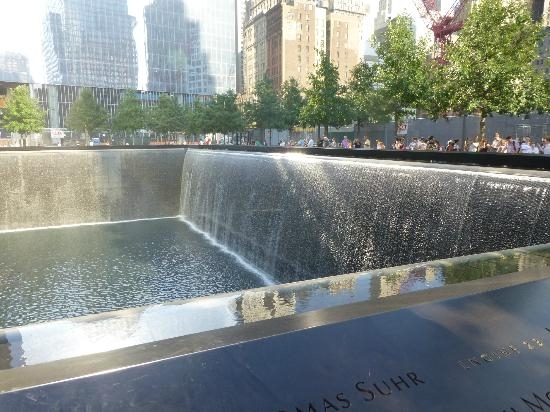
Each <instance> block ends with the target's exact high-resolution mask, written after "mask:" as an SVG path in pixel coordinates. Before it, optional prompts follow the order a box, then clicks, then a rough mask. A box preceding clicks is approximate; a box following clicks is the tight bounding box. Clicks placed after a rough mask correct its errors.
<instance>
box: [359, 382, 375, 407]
mask: <svg viewBox="0 0 550 412" xmlns="http://www.w3.org/2000/svg"><path fill="white" fill-rule="evenodd" d="M364 384H365V382H357V383H356V384H355V389H357V390H358V391H359V392H362V393H364V394H365V395H363V398H364V399H365V400H366V401H367V402H370V401H372V400H373V399H374V392H373V391H371V390H370V389H366V388H364V387H362V386H361V385H364Z"/></svg>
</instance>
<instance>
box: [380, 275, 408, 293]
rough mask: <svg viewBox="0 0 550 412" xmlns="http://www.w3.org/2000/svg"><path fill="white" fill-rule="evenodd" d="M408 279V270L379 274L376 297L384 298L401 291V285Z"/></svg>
mask: <svg viewBox="0 0 550 412" xmlns="http://www.w3.org/2000/svg"><path fill="white" fill-rule="evenodd" d="M407 280H409V272H408V271H400V272H395V273H392V274H391V275H382V276H380V293H379V294H378V297H380V298H385V297H387V296H394V295H398V294H399V293H400V292H401V286H402V285H403V283H405V282H406V281H407Z"/></svg>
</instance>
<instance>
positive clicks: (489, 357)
mask: <svg viewBox="0 0 550 412" xmlns="http://www.w3.org/2000/svg"><path fill="white" fill-rule="evenodd" d="M480 358H481V359H483V360H484V361H485V362H487V363H491V362H492V361H493V358H492V357H491V355H489V354H487V353H483V354H482V355H481V356H480Z"/></svg>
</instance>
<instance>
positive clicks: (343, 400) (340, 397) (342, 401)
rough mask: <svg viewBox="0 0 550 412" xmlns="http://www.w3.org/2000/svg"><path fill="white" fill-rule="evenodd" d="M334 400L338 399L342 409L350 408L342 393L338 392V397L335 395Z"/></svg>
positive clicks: (349, 403)
mask: <svg viewBox="0 0 550 412" xmlns="http://www.w3.org/2000/svg"><path fill="white" fill-rule="evenodd" d="M336 399H338V400H339V401H340V403H341V404H342V405H340V406H342V409H348V408H349V407H350V406H351V402H350V401H349V400H348V399H346V397H345V396H344V394H343V393H342V392H340V393H339V394H338V395H336Z"/></svg>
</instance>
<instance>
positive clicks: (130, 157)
mask: <svg viewBox="0 0 550 412" xmlns="http://www.w3.org/2000/svg"><path fill="white" fill-rule="evenodd" d="M185 152H186V149H174V150H141V151H140V150H101V151H37V152H2V153H0V230H12V229H23V228H33V227H49V226H57V225H68V224H82V223H95V222H114V221H120V220H133V219H146V218H155V217H167V216H176V215H178V214H179V193H180V188H181V169H182V164H183V159H184V157H185Z"/></svg>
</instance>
